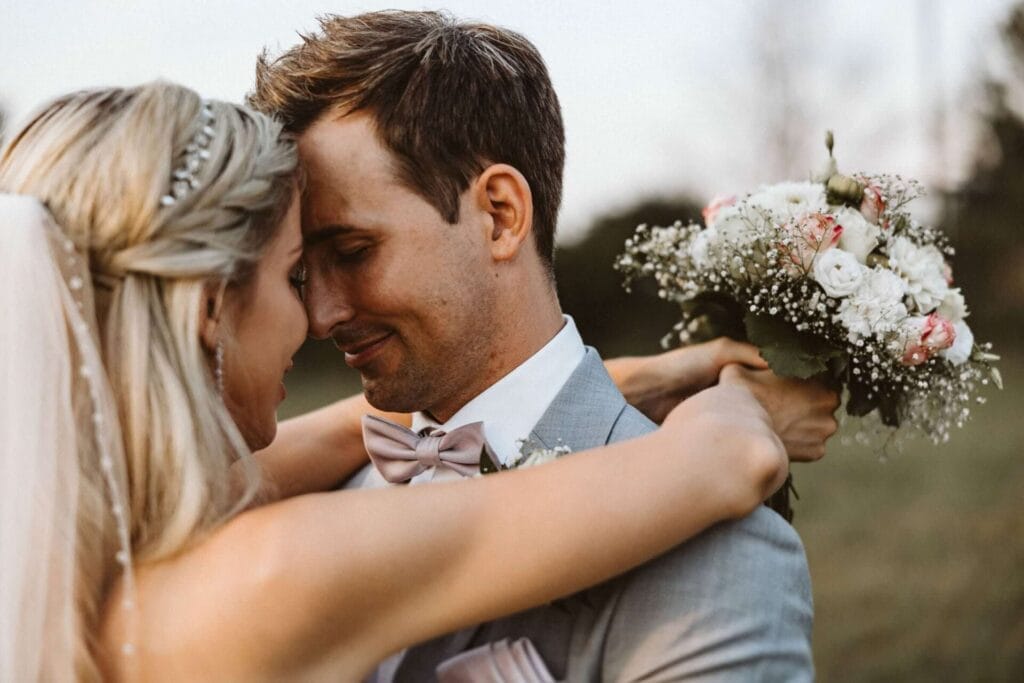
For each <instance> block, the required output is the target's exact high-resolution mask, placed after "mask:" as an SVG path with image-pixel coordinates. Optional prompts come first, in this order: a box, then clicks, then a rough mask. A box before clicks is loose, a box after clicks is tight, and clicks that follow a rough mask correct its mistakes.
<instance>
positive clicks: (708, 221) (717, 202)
mask: <svg viewBox="0 0 1024 683" xmlns="http://www.w3.org/2000/svg"><path fill="white" fill-rule="evenodd" d="M735 203H736V197H735V196H733V195H730V196H728V197H727V196H724V195H718V196H717V197H715V198H714V199H712V200H711V203H710V204H708V205H707V206H705V207H704V210H703V211H701V212H700V215H701V216H703V217H704V225H706V226H707V227H709V228H710V227H711V226H712V224H714V222H715V217H716V216H718V212H719V211H721V210H722V209H724V208H725V207H727V206H732V205H733V204H735Z"/></svg>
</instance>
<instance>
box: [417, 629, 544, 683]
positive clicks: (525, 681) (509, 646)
mask: <svg viewBox="0 0 1024 683" xmlns="http://www.w3.org/2000/svg"><path fill="white" fill-rule="evenodd" d="M437 680H438V683H557V682H556V681H555V679H554V677H553V676H552V675H551V673H550V672H549V671H548V668H547V666H545V664H544V660H543V659H541V657H540V654H539V653H538V652H537V648H536V647H534V645H533V641H531V640H530V639H529V638H520V639H519V640H517V641H515V642H514V643H509V640H508V638H504V639H502V640H498V641H495V642H493V643H487V644H486V645H481V646H480V647H477V648H474V649H472V650H467V651H466V652H461V653H459V654H457V655H455V656H454V657H452V658H451V659H448V660H445V661H443V662H441V663H440V664H439V665H438V666H437Z"/></svg>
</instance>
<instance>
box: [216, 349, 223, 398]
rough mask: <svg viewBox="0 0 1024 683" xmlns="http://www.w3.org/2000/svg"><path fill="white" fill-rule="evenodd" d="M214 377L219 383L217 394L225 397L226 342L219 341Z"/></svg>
mask: <svg viewBox="0 0 1024 683" xmlns="http://www.w3.org/2000/svg"><path fill="white" fill-rule="evenodd" d="M214 363H215V365H214V368H213V376H214V379H215V380H216V381H217V393H218V394H220V395H221V396H223V395H224V342H222V341H220V340H219V339H218V340H217V350H216V351H215V352H214Z"/></svg>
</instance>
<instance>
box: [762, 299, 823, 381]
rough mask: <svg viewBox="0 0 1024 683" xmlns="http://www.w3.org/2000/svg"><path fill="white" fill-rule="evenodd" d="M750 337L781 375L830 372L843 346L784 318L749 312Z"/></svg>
mask: <svg viewBox="0 0 1024 683" xmlns="http://www.w3.org/2000/svg"><path fill="white" fill-rule="evenodd" d="M743 324H744V327H745V328H746V331H747V339H749V340H750V342H751V343H752V344H754V345H756V346H757V347H758V348H759V349H760V350H761V355H762V356H764V359H765V361H767V363H768V366H769V367H770V368H771V369H772V370H773V371H774V372H775V374H777V375H779V376H781V377H796V378H799V379H809V378H811V377H814V376H816V375H820V374H822V373H824V372H827V371H828V370H829V369H830V368H829V363H830V361H831V360H832V359H837V358H842V356H843V352H842V350H841V349H837V348H836V347H834V346H832V345H831V344H829V343H828V342H827V341H825V340H824V339H821V338H819V337H815V336H814V335H812V334H807V333H804V332H798V331H797V329H796V328H795V327H794V326H793V325H792V324H790V323H788V322H786V321H785V320H782V319H780V318H775V317H772V316H767V315H758V314H756V313H747V315H746V316H744V318H743Z"/></svg>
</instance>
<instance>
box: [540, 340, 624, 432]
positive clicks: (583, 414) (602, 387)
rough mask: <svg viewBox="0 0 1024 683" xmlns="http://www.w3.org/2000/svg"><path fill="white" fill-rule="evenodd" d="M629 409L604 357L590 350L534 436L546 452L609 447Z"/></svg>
mask: <svg viewBox="0 0 1024 683" xmlns="http://www.w3.org/2000/svg"><path fill="white" fill-rule="evenodd" d="M625 407H626V399H624V398H623V397H622V394H621V393H619V390H618V389H617V388H616V386H615V383H614V382H612V379H611V377H609V376H608V373H607V371H605V369H604V364H603V363H602V362H601V356H600V355H598V353H597V351H596V350H594V349H593V348H590V347H587V352H586V355H584V357H583V360H582V361H580V364H579V366H578V367H577V368H576V370H575V371H574V372H573V374H572V375H570V377H569V381H567V382H566V383H565V386H563V387H562V390H561V391H559V392H558V395H556V396H555V400H554V401H552V402H551V405H550V406H549V407H548V409H547V411H545V412H544V415H542V416H541V418H540V421H538V422H537V424H536V425H535V426H534V428H533V431H532V432H531V434H530V439H531V441H534V442H536V443H537V444H538V445H539V446H541V447H543V448H555V447H557V446H559V445H565V446H568V447H569V448H571V449H572V450H573V451H574V452H575V451H582V450H586V449H588V448H595V447H597V446H603V445H605V444H606V443H608V438H609V436H610V435H611V432H612V428H613V427H614V426H615V422H616V421H617V420H618V419H619V416H620V415H621V414H622V411H623V409H624V408H625Z"/></svg>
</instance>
